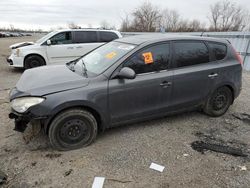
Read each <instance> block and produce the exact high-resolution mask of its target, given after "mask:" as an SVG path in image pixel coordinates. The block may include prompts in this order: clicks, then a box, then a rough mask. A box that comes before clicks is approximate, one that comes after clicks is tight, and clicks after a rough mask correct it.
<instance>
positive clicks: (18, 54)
mask: <svg viewBox="0 0 250 188" xmlns="http://www.w3.org/2000/svg"><path fill="white" fill-rule="evenodd" d="M13 54H14V55H15V56H17V57H19V56H20V49H19V48H17V49H14V50H13Z"/></svg>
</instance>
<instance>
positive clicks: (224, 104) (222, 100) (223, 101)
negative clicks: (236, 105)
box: [203, 87, 233, 117]
mask: <svg viewBox="0 0 250 188" xmlns="http://www.w3.org/2000/svg"><path fill="white" fill-rule="evenodd" d="M232 102H233V94H232V91H231V90H230V89H229V88H228V87H221V88H218V89H217V90H215V92H214V93H213V94H212V95H211V96H210V97H209V99H208V100H207V102H206V105H205V107H204V109H203V111H204V112H205V113H206V114H207V115H209V116H212V117H218V116H222V115H223V114H225V113H226V112H227V110H228V108H229V107H230V105H231V104H232Z"/></svg>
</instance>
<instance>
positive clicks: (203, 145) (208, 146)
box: [191, 141, 248, 157]
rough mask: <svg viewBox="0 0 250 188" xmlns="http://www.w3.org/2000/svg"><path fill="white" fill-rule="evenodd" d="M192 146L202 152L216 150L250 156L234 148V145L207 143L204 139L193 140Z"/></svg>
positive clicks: (238, 155)
mask: <svg viewBox="0 0 250 188" xmlns="http://www.w3.org/2000/svg"><path fill="white" fill-rule="evenodd" d="M191 147H192V148H193V149H194V150H196V151H198V152H201V153H202V154H204V152H205V151H207V150H210V151H214V152H219V153H224V154H228V155H232V156H235V157H247V156H248V155H247V154H246V153H244V152H243V151H242V150H241V149H239V148H234V147H230V146H225V145H220V144H213V143H207V142H203V141H195V142H192V143H191Z"/></svg>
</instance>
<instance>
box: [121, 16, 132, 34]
mask: <svg viewBox="0 0 250 188" xmlns="http://www.w3.org/2000/svg"><path fill="white" fill-rule="evenodd" d="M121 19H122V23H121V28H120V30H121V31H123V32H129V31H132V30H131V21H130V19H129V16H128V14H126V16H125V17H124V18H121Z"/></svg>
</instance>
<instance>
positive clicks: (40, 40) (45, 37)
mask: <svg viewBox="0 0 250 188" xmlns="http://www.w3.org/2000/svg"><path fill="white" fill-rule="evenodd" d="M55 33H57V32H56V31H52V32H50V33H48V34H47V35H45V36H43V37H42V38H40V39H38V40H37V41H36V43H41V42H45V41H44V40H46V39H49V38H50V37H51V36H53V35H54V34H55Z"/></svg>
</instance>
